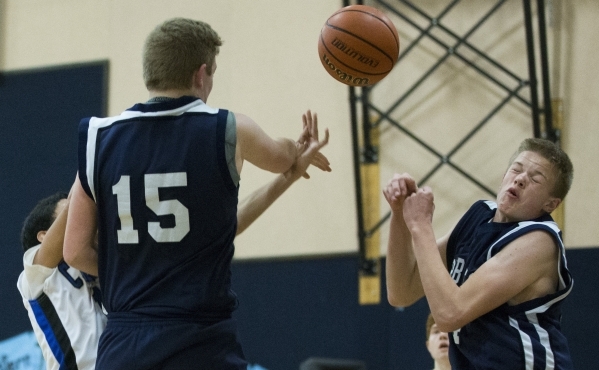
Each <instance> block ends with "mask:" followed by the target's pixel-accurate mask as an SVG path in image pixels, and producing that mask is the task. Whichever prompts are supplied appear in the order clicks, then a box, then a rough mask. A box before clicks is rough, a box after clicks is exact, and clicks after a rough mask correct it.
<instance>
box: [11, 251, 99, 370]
mask: <svg viewBox="0 0 599 370" xmlns="http://www.w3.org/2000/svg"><path fill="white" fill-rule="evenodd" d="M39 248H40V246H39V245H38V246H36V247H33V248H30V249H28V250H27V251H26V252H25V254H24V256H23V266H24V270H23V272H21V275H20V276H19V280H18V282H17V287H18V288H19V292H21V296H22V297H23V304H24V305H25V308H26V309H27V313H28V314H29V320H30V321H31V326H32V327H33V331H34V332H35V336H36V338H37V341H38V343H39V345H40V347H41V349H42V353H43V355H44V359H45V361H46V369H47V370H54V369H56V370H58V369H80V370H81V369H95V364H96V354H97V349H98V341H99V340H100V335H101V334H102V331H103V330H104V327H105V326H106V315H105V314H104V312H103V310H102V306H101V303H100V299H101V298H100V291H99V289H98V283H97V279H96V278H94V277H91V276H90V275H87V274H83V273H81V271H79V270H76V269H74V268H72V267H69V266H68V265H67V264H66V263H64V262H61V263H60V264H59V265H58V266H57V267H56V268H48V267H45V266H41V265H34V264H33V257H34V256H35V254H36V253H37V251H38V250H39Z"/></svg>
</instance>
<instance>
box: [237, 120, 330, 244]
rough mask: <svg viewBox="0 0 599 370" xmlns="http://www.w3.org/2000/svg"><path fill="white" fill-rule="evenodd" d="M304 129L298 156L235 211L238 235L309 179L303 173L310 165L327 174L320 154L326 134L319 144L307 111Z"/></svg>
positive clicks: (326, 141)
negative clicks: (300, 183) (297, 185)
mask: <svg viewBox="0 0 599 370" xmlns="http://www.w3.org/2000/svg"><path fill="white" fill-rule="evenodd" d="M303 122H304V128H303V131H302V134H301V135H300V138H299V140H298V143H300V144H301V148H300V155H299V157H297V159H296V161H295V163H294V164H293V165H292V166H291V168H290V169H289V170H287V171H286V172H285V173H283V174H280V175H278V176H277V177H276V178H275V179H274V180H273V181H271V182H269V183H268V184H266V185H263V186H262V187H260V188H259V189H258V190H256V191H254V192H253V193H252V194H250V195H249V196H247V197H246V198H244V199H243V200H242V201H241V203H240V204H239V207H238V211H237V235H239V234H241V233H242V232H243V231H244V230H245V229H247V228H248V226H250V225H251V224H252V223H253V222H254V221H255V220H256V219H257V218H258V217H259V216H260V215H261V214H262V213H264V211H266V209H268V207H270V205H271V204H273V203H274V201H275V200H277V199H278V198H279V196H281V194H283V193H284V192H285V191H286V190H287V189H289V187H290V186H291V185H292V184H293V183H294V182H295V181H297V180H298V179H299V178H300V177H302V176H303V177H305V178H310V176H308V174H307V172H306V170H307V169H308V167H309V166H310V164H313V165H315V166H316V167H318V168H320V169H321V170H323V171H327V172H330V171H331V168H330V165H329V161H328V159H327V158H326V157H325V156H324V155H323V154H322V153H320V150H321V149H322V148H323V147H324V146H325V145H327V144H328V142H329V132H328V130H325V137H324V139H323V140H319V134H318V120H317V117H316V114H314V115H312V113H311V112H310V111H308V112H306V113H305V114H304V115H303Z"/></svg>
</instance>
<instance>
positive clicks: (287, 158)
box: [273, 137, 298, 173]
mask: <svg viewBox="0 0 599 370" xmlns="http://www.w3.org/2000/svg"><path fill="white" fill-rule="evenodd" d="M275 142H276V145H277V147H278V150H277V156H276V158H273V162H275V163H277V169H276V170H275V171H273V172H275V173H283V172H285V171H287V170H288V169H289V168H291V166H292V165H293V163H294V162H295V159H296V158H297V156H298V149H297V143H296V142H295V141H294V140H291V139H288V138H284V137H282V138H278V139H276V140H275Z"/></svg>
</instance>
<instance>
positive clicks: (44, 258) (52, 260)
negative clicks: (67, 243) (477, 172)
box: [33, 206, 68, 268]
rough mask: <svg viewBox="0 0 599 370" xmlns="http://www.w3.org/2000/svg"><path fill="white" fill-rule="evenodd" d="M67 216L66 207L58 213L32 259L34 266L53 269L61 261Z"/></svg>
mask: <svg viewBox="0 0 599 370" xmlns="http://www.w3.org/2000/svg"><path fill="white" fill-rule="evenodd" d="M67 216H68V206H67V207H65V208H64V209H63V210H62V211H61V212H60V214H59V215H58V217H56V220H54V222H53V223H52V225H51V226H50V228H49V229H48V231H47V232H46V235H45V237H44V240H43V241H42V245H41V247H40V249H39V250H38V251H37V253H36V254H35V257H34V258H33V264H34V265H42V266H46V267H49V268H54V267H56V266H58V264H59V263H60V261H62V246H63V244H64V232H65V228H66V224H67Z"/></svg>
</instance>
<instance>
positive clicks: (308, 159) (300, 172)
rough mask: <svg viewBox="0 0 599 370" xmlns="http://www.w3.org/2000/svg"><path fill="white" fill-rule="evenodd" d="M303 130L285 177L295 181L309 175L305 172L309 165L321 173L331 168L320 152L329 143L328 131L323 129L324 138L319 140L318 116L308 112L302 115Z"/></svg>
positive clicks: (307, 177)
mask: <svg viewBox="0 0 599 370" xmlns="http://www.w3.org/2000/svg"><path fill="white" fill-rule="evenodd" d="M302 121H303V130H302V134H301V135H300V137H299V139H298V141H297V143H298V157H297V159H296V160H295V163H294V164H293V166H291V168H290V169H289V170H288V171H287V173H286V176H287V177H291V178H293V179H297V178H299V177H300V176H303V177H304V178H306V179H309V178H310V175H308V173H307V172H306V170H307V169H308V167H309V166H310V165H313V166H315V167H318V168H319V169H321V170H322V171H326V172H330V171H331V167H330V163H329V160H328V159H327V157H326V156H325V155H324V154H322V153H321V152H320V149H322V148H323V147H324V146H325V145H327V144H328V143H329V130H328V129H325V137H324V139H323V140H320V138H319V133H318V116H317V115H316V113H314V114H312V112H311V111H310V110H308V111H307V112H306V113H304V114H303V115H302Z"/></svg>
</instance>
